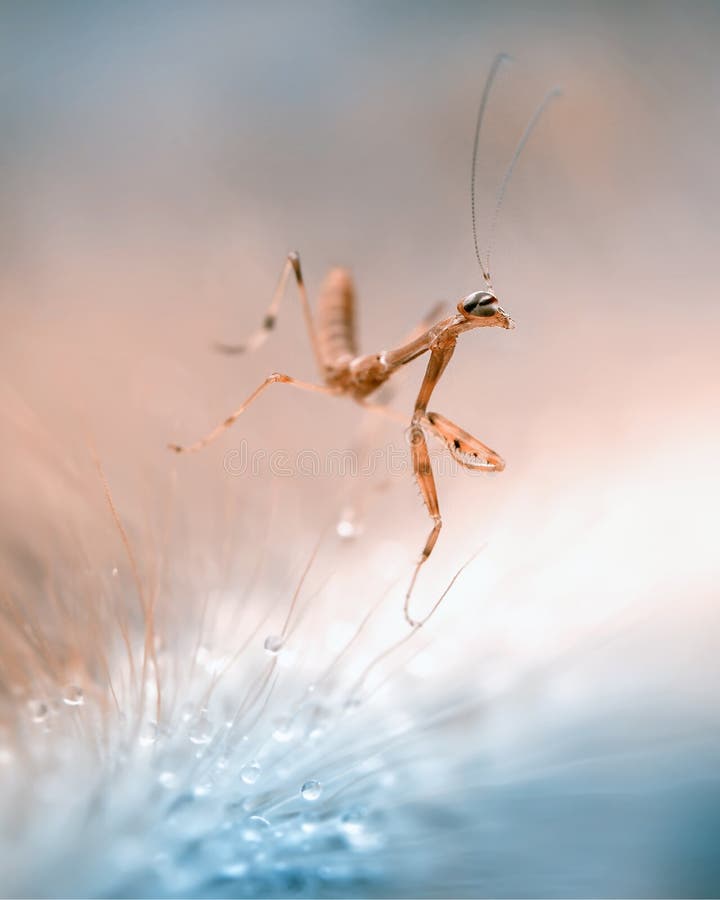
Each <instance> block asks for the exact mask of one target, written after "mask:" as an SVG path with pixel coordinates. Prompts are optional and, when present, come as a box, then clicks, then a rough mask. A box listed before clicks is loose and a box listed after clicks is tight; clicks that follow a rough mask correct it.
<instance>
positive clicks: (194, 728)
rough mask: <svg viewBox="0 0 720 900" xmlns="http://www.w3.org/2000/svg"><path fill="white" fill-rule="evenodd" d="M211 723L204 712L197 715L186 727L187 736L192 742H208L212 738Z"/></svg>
mask: <svg viewBox="0 0 720 900" xmlns="http://www.w3.org/2000/svg"><path fill="white" fill-rule="evenodd" d="M212 732H213V729H212V724H211V723H210V720H209V719H208V717H207V716H206V715H204V714H202V715H199V716H198V717H197V719H195V721H194V722H193V724H192V725H191V726H190V728H189V729H188V737H189V738H190V740H191V741H192V743H193V744H209V743H210V741H211V740H212Z"/></svg>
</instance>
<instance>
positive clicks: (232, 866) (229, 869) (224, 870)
mask: <svg viewBox="0 0 720 900" xmlns="http://www.w3.org/2000/svg"><path fill="white" fill-rule="evenodd" d="M248 868H249V866H248V864H247V863H244V862H234V863H228V864H227V865H226V866H221V868H220V873H221V874H222V875H223V876H224V877H225V878H243V877H244V876H245V875H247V873H248Z"/></svg>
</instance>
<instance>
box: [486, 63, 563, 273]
mask: <svg viewBox="0 0 720 900" xmlns="http://www.w3.org/2000/svg"><path fill="white" fill-rule="evenodd" d="M508 60H510V57H509V56H508V55H507V53H501V54H500V55H499V56H496V57H495V59H494V60H493V64H492V66H491V68H490V72H489V74H488V77H487V81H486V82H485V88H484V90H483V95H482V99H481V101H480V110H479V112H478V118H477V125H476V126H475V142H474V144H473V161H472V177H471V182H470V192H471V211H472V227H473V241H474V243H475V255H476V256H477V259H478V262H479V263H480V271H481V272H482V276H483V279H484V281H485V283H486V284H487V285H488V287H492V281H491V278H490V253H491V251H492V247H493V239H494V237H495V231H496V229H497V224H498V219H499V217H500V209H501V207H502V204H503V200H504V199H505V194H506V192H507V188H508V185H509V183H510V178H511V177H512V173H513V171H514V169H515V166H516V164H517V161H518V159H519V158H520V154H521V153H522V152H523V150H524V148H525V145H526V144H527V142H528V141H529V140H530V136H531V135H532V133H533V131H534V130H535V128H536V126H537V124H538V122H539V121H540V117H541V116H542V114H543V113H544V112H545V109H546V108H547V106H548V104H549V103H550V101H551V100H553V99H554V98H555V97H559V96H560V95H561V93H562V91H561V90H560V89H559V88H553V89H552V90H550V91H548V92H547V94H546V95H545V96H544V97H543V99H542V101H541V102H540V104H539V106H538V107H537V109H536V110H535V112H534V113H533V114H532V116H531V117H530V120H529V121H528V123H527V125H526V126H525V131H523V133H522V135H521V137H520V140H519V141H518V142H517V146H516V147H515V151H514V153H513V155H512V158H511V159H510V163H509V164H508V167H507V169H506V170H505V174H504V175H503V179H502V181H501V182H500V187H499V189H498V192H497V198H496V200H495V209H494V210H493V215H492V219H491V220H490V228H489V230H488V241H487V250H486V251H485V261H484V262H483V258H482V254H481V253H480V250H479V248H478V241H477V222H476V212H475V206H476V199H475V173H476V169H477V157H478V146H479V142H480V126H481V125H482V120H483V117H484V115H485V107H486V106H487V101H488V97H489V95H490V88H491V87H492V84H493V81H494V80H495V76H496V74H497V71H498V69H499V68H500V66H501V65H502V63H503V62H505V61H508Z"/></svg>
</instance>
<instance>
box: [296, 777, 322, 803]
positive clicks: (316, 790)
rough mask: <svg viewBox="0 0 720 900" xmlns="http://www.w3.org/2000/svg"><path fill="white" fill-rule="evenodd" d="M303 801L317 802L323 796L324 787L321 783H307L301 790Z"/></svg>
mask: <svg viewBox="0 0 720 900" xmlns="http://www.w3.org/2000/svg"><path fill="white" fill-rule="evenodd" d="M300 793H301V794H302V797H303V800H317V798H318V797H319V796H320V794H322V785H321V784H320V782H319V781H306V782H305V784H304V785H303V786H302V787H301V788H300Z"/></svg>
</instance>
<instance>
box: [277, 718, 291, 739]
mask: <svg viewBox="0 0 720 900" xmlns="http://www.w3.org/2000/svg"><path fill="white" fill-rule="evenodd" d="M273 738H274V739H275V740H276V741H277V742H278V744H287V742H288V741H289V740H290V739H291V738H292V722H291V721H290V720H289V719H280V720H279V721H278V722H276V723H275V730H274V731H273Z"/></svg>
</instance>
